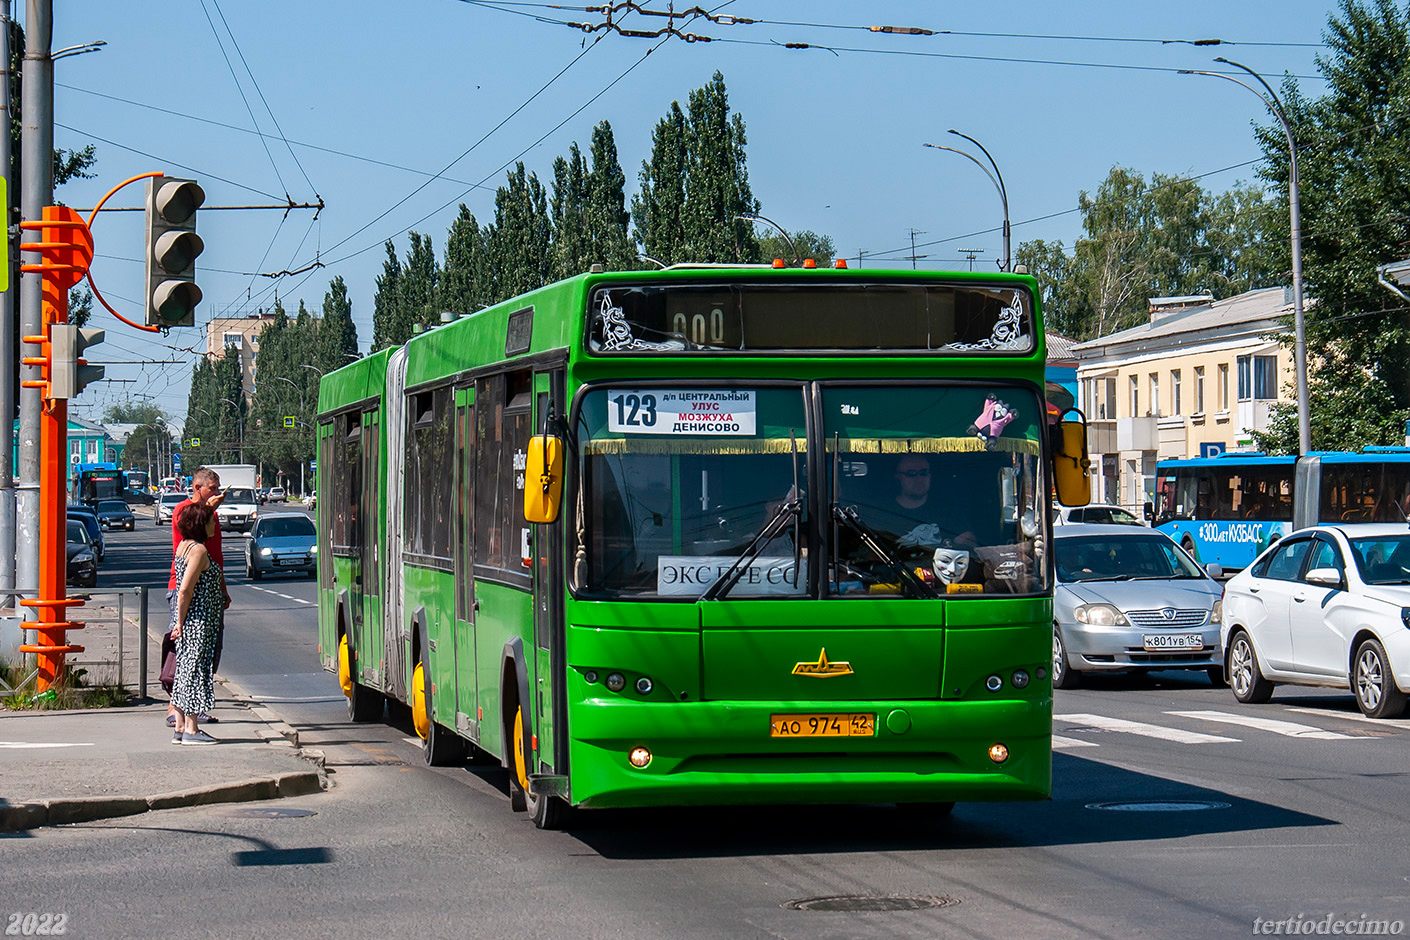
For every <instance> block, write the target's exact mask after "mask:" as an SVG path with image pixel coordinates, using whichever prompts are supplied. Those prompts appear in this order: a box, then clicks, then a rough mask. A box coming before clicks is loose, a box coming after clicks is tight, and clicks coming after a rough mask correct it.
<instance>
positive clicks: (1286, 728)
mask: <svg viewBox="0 0 1410 940" xmlns="http://www.w3.org/2000/svg"><path fill="white" fill-rule="evenodd" d="M1165 714H1167V715H1178V716H1179V717H1181V718H1196V719H1199V720H1200V721H1217V722H1221V723H1223V724H1228V725H1240V726H1242V727H1245V728H1253V729H1255V730H1257V731H1271V732H1273V733H1274V734H1281V735H1284V736H1286V737H1289V738H1310V739H1312V740H1315V741H1346V740H1349V739H1351V738H1352V737H1353V735H1349V734H1338V733H1337V732H1335V731H1326V730H1324V729H1322V728H1316V727H1313V726H1312V725H1303V724H1298V723H1297V722H1295V721H1279V720H1278V719H1276V718H1260V717H1258V716H1257V715H1231V714H1229V713H1228V712H1211V711H1190V712H1166V713H1165Z"/></svg>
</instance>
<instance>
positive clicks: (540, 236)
mask: <svg viewBox="0 0 1410 940" xmlns="http://www.w3.org/2000/svg"><path fill="white" fill-rule="evenodd" d="M552 232H553V223H552V221H551V220H550V219H549V216H548V196H547V194H546V193H545V192H544V188H543V185H542V184H541V183H540V182H539V179H538V176H536V175H535V174H533V173H525V171H524V164H523V163H516V164H515V166H514V170H513V172H511V173H509V174H508V179H507V184H506V185H504V186H501V187H499V188H498V189H497V190H495V196H494V224H493V225H491V226H490V230H489V233H488V234H487V235H486V238H485V242H486V248H487V251H488V254H489V261H490V270H491V271H493V272H494V278H495V281H494V291H493V294H494V298H495V300H503V299H505V298H508V297H513V296H515V295H516V294H523V293H527V292H528V291H531V290H536V289H538V288H540V287H542V286H543V285H545V284H547V283H548V282H549V280H550V278H551V274H550V272H551V271H552V263H551V259H550V256H549V248H550V244H551V242H552Z"/></svg>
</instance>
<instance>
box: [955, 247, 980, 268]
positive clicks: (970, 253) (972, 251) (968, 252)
mask: <svg viewBox="0 0 1410 940" xmlns="http://www.w3.org/2000/svg"><path fill="white" fill-rule="evenodd" d="M960 254H962V255H964V256H965V257H966V258H968V259H969V269H970V270H971V271H973V270H974V257H975V255H982V254H984V249H983V248H961V249H960Z"/></svg>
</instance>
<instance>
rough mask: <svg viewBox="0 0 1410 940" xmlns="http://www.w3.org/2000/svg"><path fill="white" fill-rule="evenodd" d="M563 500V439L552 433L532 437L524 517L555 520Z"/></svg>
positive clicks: (528, 459) (545, 520) (548, 520)
mask: <svg viewBox="0 0 1410 940" xmlns="http://www.w3.org/2000/svg"><path fill="white" fill-rule="evenodd" d="M562 502H563V440H562V439H561V438H558V437H554V436H553V435H551V434H538V435H535V436H534V437H531V438H529V453H528V458H527V460H526V462H525V464H524V519H525V520H527V521H529V522H554V521H555V520H557V519H558V507H559V505H560V504H561V503H562Z"/></svg>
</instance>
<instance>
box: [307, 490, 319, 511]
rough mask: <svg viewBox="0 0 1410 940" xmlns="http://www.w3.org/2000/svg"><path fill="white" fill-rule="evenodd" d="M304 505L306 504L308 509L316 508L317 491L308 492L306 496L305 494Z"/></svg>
mask: <svg viewBox="0 0 1410 940" xmlns="http://www.w3.org/2000/svg"><path fill="white" fill-rule="evenodd" d="M304 505H305V506H307V507H308V508H309V509H316V508H318V494H317V493H309V494H308V495H307V496H305V497H304Z"/></svg>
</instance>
